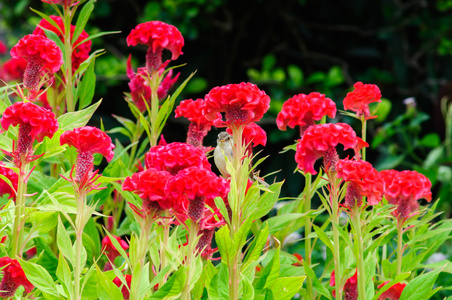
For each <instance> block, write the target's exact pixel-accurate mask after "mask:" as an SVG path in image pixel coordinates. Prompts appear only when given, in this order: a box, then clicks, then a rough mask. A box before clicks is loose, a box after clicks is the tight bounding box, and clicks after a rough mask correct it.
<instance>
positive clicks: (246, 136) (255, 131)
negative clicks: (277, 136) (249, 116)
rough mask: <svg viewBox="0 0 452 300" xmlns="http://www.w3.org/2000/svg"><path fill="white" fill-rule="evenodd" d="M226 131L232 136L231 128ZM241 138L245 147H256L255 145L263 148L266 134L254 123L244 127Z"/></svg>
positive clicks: (265, 142)
mask: <svg viewBox="0 0 452 300" xmlns="http://www.w3.org/2000/svg"><path fill="white" fill-rule="evenodd" d="M226 131H227V133H229V134H231V135H232V129H231V128H227V129H226ZM242 137H243V141H244V144H245V145H250V146H251V145H252V146H253V147H256V146H257V145H261V146H265V145H266V144H267V133H266V132H265V130H264V129H262V127H260V126H259V125H257V124H256V123H250V124H248V125H246V126H245V127H244V128H243V133H242Z"/></svg>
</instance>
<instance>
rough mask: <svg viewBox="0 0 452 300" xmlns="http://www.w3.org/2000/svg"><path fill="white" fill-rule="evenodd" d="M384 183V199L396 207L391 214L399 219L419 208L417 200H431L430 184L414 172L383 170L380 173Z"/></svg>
mask: <svg viewBox="0 0 452 300" xmlns="http://www.w3.org/2000/svg"><path fill="white" fill-rule="evenodd" d="M380 174H381V177H382V178H383V180H384V181H385V186H386V192H385V197H386V199H387V200H388V202H389V203H390V204H394V205H396V206H397V208H396V210H395V211H394V212H393V214H394V215H395V216H397V217H399V218H400V219H405V218H407V217H408V216H409V215H410V214H411V213H412V212H414V211H416V210H417V209H418V208H419V204H418V202H417V200H419V199H425V200H427V201H428V202H430V201H431V200H432V192H431V188H432V183H431V182H430V180H429V179H428V178H427V177H425V176H424V175H422V174H420V173H418V172H416V171H402V172H397V171H395V170H385V171H381V172H380Z"/></svg>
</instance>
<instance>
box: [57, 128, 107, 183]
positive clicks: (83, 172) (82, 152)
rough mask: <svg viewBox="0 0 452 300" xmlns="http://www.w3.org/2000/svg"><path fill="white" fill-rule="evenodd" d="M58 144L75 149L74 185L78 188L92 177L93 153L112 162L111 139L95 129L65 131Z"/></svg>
mask: <svg viewBox="0 0 452 300" xmlns="http://www.w3.org/2000/svg"><path fill="white" fill-rule="evenodd" d="M60 144H61V145H64V144H67V145H69V146H72V147H74V148H76V149H77V168H76V172H75V183H77V184H79V186H80V187H82V186H84V185H85V184H87V183H88V180H89V177H91V176H92V174H91V173H92V169H93V161H94V157H93V154H94V153H99V154H101V155H103V156H105V158H106V159H107V161H110V160H112V158H113V156H114V153H113V149H114V148H115V145H113V144H112V143H111V138H110V137H109V136H108V135H107V134H106V133H105V132H103V131H101V130H100V129H98V128H96V127H91V126H84V127H79V128H75V129H74V130H68V131H65V132H63V134H62V135H61V136H60ZM94 175H95V174H94Z"/></svg>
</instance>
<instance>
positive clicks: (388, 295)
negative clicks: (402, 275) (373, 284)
mask: <svg viewBox="0 0 452 300" xmlns="http://www.w3.org/2000/svg"><path fill="white" fill-rule="evenodd" d="M388 282H389V280H388V281H385V282H383V283H382V284H380V285H379V286H378V288H379V289H381V288H382V287H383V286H385V285H386V284H388ZM405 287H406V283H396V284H394V285H393V286H391V287H390V288H389V289H388V290H386V292H384V293H383V294H381V296H380V297H379V298H378V300H387V299H389V300H399V299H400V296H402V292H403V289H404V288H405Z"/></svg>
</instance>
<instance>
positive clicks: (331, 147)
mask: <svg viewBox="0 0 452 300" xmlns="http://www.w3.org/2000/svg"><path fill="white" fill-rule="evenodd" d="M357 143H358V140H357V137H356V133H355V132H354V131H353V129H352V128H351V127H350V125H348V124H345V123H337V124H321V125H314V126H311V127H309V128H308V129H307V130H306V131H305V133H304V135H303V137H302V138H301V140H300V142H299V143H298V145H297V152H296V153H295V161H296V162H297V163H298V168H300V169H301V170H302V171H303V172H307V173H311V174H313V175H315V174H317V172H316V171H315V170H314V163H315V162H316V160H317V159H319V158H321V157H323V156H325V157H324V166H325V169H326V170H327V171H328V170H330V169H331V170H334V169H335V166H336V163H337V161H338V157H337V153H336V149H335V147H336V146H337V145H338V144H342V145H343V146H344V149H350V148H351V149H354V148H355V146H356V144H357Z"/></svg>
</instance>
